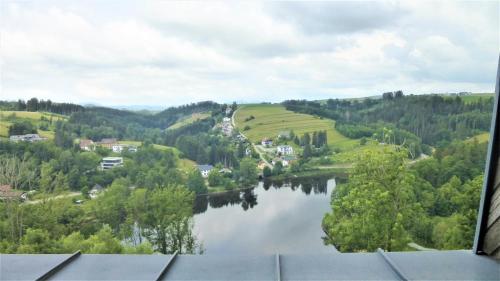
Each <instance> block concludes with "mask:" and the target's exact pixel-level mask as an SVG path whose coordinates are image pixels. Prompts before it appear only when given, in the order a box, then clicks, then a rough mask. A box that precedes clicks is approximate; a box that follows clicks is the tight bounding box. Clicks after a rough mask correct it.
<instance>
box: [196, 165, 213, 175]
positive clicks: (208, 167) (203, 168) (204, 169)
mask: <svg viewBox="0 0 500 281" xmlns="http://www.w3.org/2000/svg"><path fill="white" fill-rule="evenodd" d="M213 168H214V166H212V165H198V170H199V171H200V173H201V175H202V176H203V177H204V178H208V173H210V171H212V169H213Z"/></svg>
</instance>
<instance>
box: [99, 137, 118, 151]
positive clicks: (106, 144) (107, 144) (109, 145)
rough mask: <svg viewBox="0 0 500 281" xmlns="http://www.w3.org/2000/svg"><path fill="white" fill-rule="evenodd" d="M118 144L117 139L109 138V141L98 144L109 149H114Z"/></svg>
mask: <svg viewBox="0 0 500 281" xmlns="http://www.w3.org/2000/svg"><path fill="white" fill-rule="evenodd" d="M117 142H118V141H117V139H115V138H107V139H102V140H101V141H100V142H98V144H99V145H100V146H102V147H105V148H107V149H113V145H116V144H117Z"/></svg>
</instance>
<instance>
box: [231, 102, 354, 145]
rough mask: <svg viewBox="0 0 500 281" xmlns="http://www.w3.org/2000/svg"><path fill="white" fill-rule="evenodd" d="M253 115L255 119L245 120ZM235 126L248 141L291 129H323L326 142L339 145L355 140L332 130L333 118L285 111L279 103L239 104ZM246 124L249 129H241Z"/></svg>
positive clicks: (333, 125) (304, 130)
mask: <svg viewBox="0 0 500 281" xmlns="http://www.w3.org/2000/svg"><path fill="white" fill-rule="evenodd" d="M250 116H254V117H255V119H252V120H250V121H245V119H246V118H248V117H250ZM235 122H236V126H237V127H238V129H239V130H240V132H242V133H243V134H244V135H245V136H247V137H248V138H249V139H250V141H252V142H257V141H260V140H261V139H263V138H266V137H267V138H275V137H277V136H278V134H279V133H280V132H282V131H289V130H293V131H294V133H295V134H296V135H299V136H300V135H303V134H304V133H306V132H308V133H312V132H313V131H323V130H326V131H327V136H328V144H329V145H332V146H334V147H339V148H351V147H352V146H355V145H356V144H357V143H358V141H357V140H353V139H349V138H347V137H345V136H343V135H341V134H340V133H339V132H337V130H335V121H333V120H329V119H321V118H319V117H316V116H312V115H308V114H301V113H295V112H292V111H289V110H286V109H285V107H283V106H282V105H278V104H276V105H274V104H254V105H242V106H241V107H240V108H239V109H238V110H237V111H236V113H235ZM246 126H249V127H250V129H249V130H246V131H245V130H244V128H245V127H246Z"/></svg>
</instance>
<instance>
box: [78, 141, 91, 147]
mask: <svg viewBox="0 0 500 281" xmlns="http://www.w3.org/2000/svg"><path fill="white" fill-rule="evenodd" d="M93 143H94V142H93V141H92V140H80V146H88V145H91V144H93Z"/></svg>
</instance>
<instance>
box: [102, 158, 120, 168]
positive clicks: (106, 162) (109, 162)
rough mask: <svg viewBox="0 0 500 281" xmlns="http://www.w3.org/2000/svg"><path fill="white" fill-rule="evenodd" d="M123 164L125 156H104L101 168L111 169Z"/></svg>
mask: <svg viewBox="0 0 500 281" xmlns="http://www.w3.org/2000/svg"><path fill="white" fill-rule="evenodd" d="M120 166H123V158H122V157H104V158H102V162H101V168H102V169H103V170H109V169H112V168H114V167H120Z"/></svg>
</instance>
